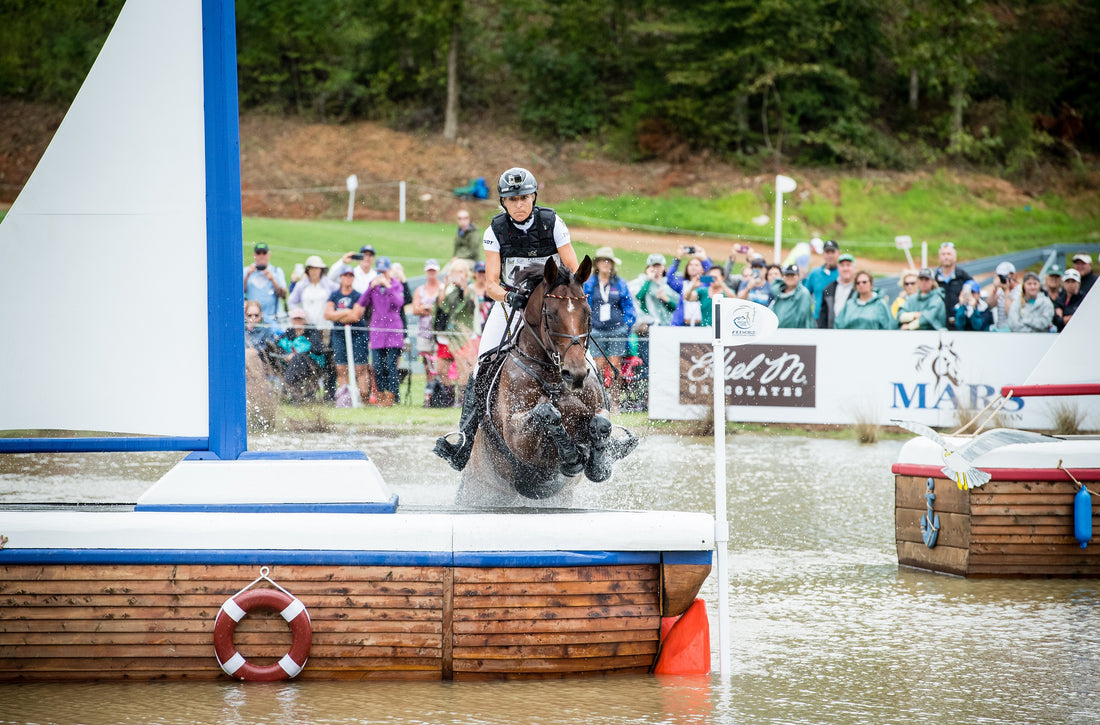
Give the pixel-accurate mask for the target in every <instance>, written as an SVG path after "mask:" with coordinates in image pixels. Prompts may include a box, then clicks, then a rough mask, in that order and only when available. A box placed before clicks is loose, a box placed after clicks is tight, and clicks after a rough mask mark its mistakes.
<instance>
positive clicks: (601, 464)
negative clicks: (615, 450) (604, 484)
mask: <svg viewBox="0 0 1100 725" xmlns="http://www.w3.org/2000/svg"><path fill="white" fill-rule="evenodd" d="M588 444H589V454H588V460H587V461H586V462H585V464H584V475H585V476H587V477H588V480H589V481H593V482H595V483H599V482H601V481H606V480H607V479H609V478H611V464H612V462H613V461H614V458H613V457H612V456H611V445H610V444H611V421H610V420H608V419H607V418H606V417H605V416H604V415H600V414H597V415H594V416H592V420H590V421H588Z"/></svg>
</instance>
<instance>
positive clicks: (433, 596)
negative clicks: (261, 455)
mask: <svg viewBox="0 0 1100 725" xmlns="http://www.w3.org/2000/svg"><path fill="white" fill-rule="evenodd" d="M257 574H258V567H251V566H248V567H243V566H202V565H193V566H192V565H189V566H174V565H163V566H162V565H147V566H136V565H117V566H111V565H97V566H91V565H89V566H69V565H49V566H38V565H23V566H17V565H12V566H3V567H0V680H8V681H11V680H65V679H82V678H87V679H90V678H94V679H153V678H158V679H159V678H164V677H168V678H174V679H192V680H212V679H217V678H223V677H225V675H224V674H223V673H222V671H221V668H220V667H219V666H218V663H217V660H216V659H215V657H214V655H213V631H214V619H215V617H216V616H217V613H218V611H219V609H220V608H221V605H222V603H223V602H224V601H225V600H226V599H228V598H229V597H230V596H232V595H234V594H236V593H237V592H238V591H239V590H240V589H242V588H243V587H245V586H246V585H248V584H249V583H250V582H251V581H252V580H253V579H255V578H256V576H257ZM270 576H271V578H272V579H274V580H275V581H277V582H278V583H279V584H280V585H281V586H283V587H285V588H286V589H287V590H289V591H290V592H291V593H292V594H294V595H295V596H297V597H298V598H299V599H301V600H302V602H303V603H304V604H305V605H306V607H307V609H308V611H309V615H310V620H311V622H312V627H313V639H312V649H311V652H310V657H309V661H308V663H307V666H306V668H305V669H304V670H303V671H302V673H301V674H300V675H299V678H301V679H372V678H380V677H398V678H402V679H408V678H414V679H415V678H420V677H423V676H428V677H430V679H438V678H439V677H440V672H441V669H442V659H443V640H444V637H443V600H444V596H443V595H444V589H445V587H444V569H443V568H442V567H384V566H375V567H354V566H318V567H311V566H277V567H272V568H271V571H270ZM264 585H267V583H266V582H261V583H260V585H259V586H264ZM290 641H291V637H290V630H289V628H288V627H287V625H286V623H285V622H284V621H283V619H282V618H281V617H280V616H279V615H278V614H277V613H275V612H268V611H259V610H257V611H253V612H251V613H250V614H249V615H248V616H247V617H245V618H244V619H243V620H241V622H240V623H239V624H238V625H237V630H236V634H235V637H234V642H235V644H236V646H237V649H238V651H239V652H240V653H241V654H242V655H243V656H244V657H245V658H246V659H248V660H249V661H250V662H252V663H254V664H258V665H266V664H270V663H271V662H275V661H277V660H278V659H279V658H280V657H282V656H283V655H284V654H286V652H287V651H288V650H289V648H290Z"/></svg>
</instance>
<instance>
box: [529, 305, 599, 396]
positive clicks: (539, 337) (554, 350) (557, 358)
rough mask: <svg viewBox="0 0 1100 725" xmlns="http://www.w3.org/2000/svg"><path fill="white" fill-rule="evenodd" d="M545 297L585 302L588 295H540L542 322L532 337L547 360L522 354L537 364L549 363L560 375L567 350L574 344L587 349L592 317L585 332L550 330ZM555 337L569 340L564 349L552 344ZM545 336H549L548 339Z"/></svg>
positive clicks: (563, 367)
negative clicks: (576, 333)
mask: <svg viewBox="0 0 1100 725" xmlns="http://www.w3.org/2000/svg"><path fill="white" fill-rule="evenodd" d="M547 297H549V298H551V299H555V300H577V301H582V300H583V301H584V302H585V304H587V303H588V297H586V296H581V297H576V296H573V295H555V294H550V292H545V293H543V295H542V307H541V308H540V313H541V315H542V322H541V324H540V325H539V327H538V334H536V335H532V337H534V338H535V341H536V342H537V343H538V344H539V347H541V348H542V351H543V352H544V353H545V354H546V358H547V360H539V359H537V358H532V357H531V356H530V355H526V354H524V357H527V358H528V359H530V360H531V361H532V362H536V363H539V364H542V365H549V366H552V367H554V368H556V370H557V373H558V375H559V376H560V375H561V374H562V373H563V372H564V371H565V365H564V364H563V363H564V360H565V356H566V355H567V354H569V350H571V349H572V347H573V346H574V345H580V347H581V350H587V349H588V339H589V336H590V335H591V332H592V318H591V317H589V319H588V328H587V329H586V330H585V332H584V333H583V334H580V335H570V334H567V333H564V332H557V331H555V330H551V329H550V323H549V322H547V319H546V298H547ZM555 337H557V338H562V339H565V340H568V341H569V344H568V345H566V346H565V349H564V350H560V351H559V348H558V346H557V345H555V344H554V341H553V338H555ZM547 338H549V340H548V339H547ZM517 351H518V348H517ZM547 361H548V362H547Z"/></svg>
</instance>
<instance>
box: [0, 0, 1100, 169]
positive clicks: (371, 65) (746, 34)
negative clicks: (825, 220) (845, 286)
mask: <svg viewBox="0 0 1100 725" xmlns="http://www.w3.org/2000/svg"><path fill="white" fill-rule="evenodd" d="M121 5H122V0H51V1H50V2H46V3H41V2H31V1H30V0H7V2H5V3H4V6H5V9H4V10H2V11H0V96H7V97H16V98H22V99H28V100H36V101H46V102H65V101H67V100H69V99H71V98H72V96H73V95H75V93H76V90H77V88H78V87H79V84H80V82H81V80H82V79H83V76H84V74H85V73H86V72H87V69H88V67H90V65H91V62H92V60H93V59H94V57H95V54H96V53H97V52H98V50H99V47H100V45H101V44H102V41H103V39H104V38H105V37H106V34H107V32H108V31H109V29H110V27H111V25H112V24H113V22H114V19H115V17H116V16H117V13H118V11H119V9H120V8H121ZM236 12H237V44H238V60H239V82H240V100H241V106H242V108H243V109H246V110H247V109H256V110H266V111H273V112H278V113H289V114H300V115H305V116H308V117H313V118H318V119H322V120H326V121H333V122H341V121H347V120H353V119H370V120H377V121H382V122H385V123H388V124H390V125H393V126H395V127H397V128H401V129H408V130H414V129H415V130H422V129H428V130H433V131H439V132H442V133H444V134H445V135H446V136H448V137H455V136H461V135H462V134H463V129H464V128H467V127H469V126H470V125H472V124H475V123H478V124H480V122H481V121H483V120H485V119H491V120H492V121H494V124H492V125H495V126H513V127H517V128H520V129H522V130H524V131H525V132H528V133H530V134H532V135H533V136H535V137H537V138H540V139H543V140H568V139H577V138H580V139H586V140H590V141H592V142H593V143H596V144H599V146H600V147H601V148H602V149H604V150H607V151H610V152H612V153H614V154H617V155H619V156H621V157H626V158H632V159H644V158H655V157H656V158H666V159H670V160H676V159H677V158H678V157H682V158H686V156H687V155H688V154H691V153H698V152H707V153H710V154H712V155H715V156H718V157H720V158H723V159H728V160H733V161H739V162H741V163H745V164H749V165H752V164H763V163H770V162H773V161H778V162H783V163H793V164H803V165H819V166H832V165H841V166H860V167H872V168H884V169H905V168H914V167H917V166H920V165H924V164H928V163H938V162H954V163H963V164H968V165H975V166H979V167H982V168H986V169H990V170H996V171H999V172H1002V173H1006V174H1010V175H1026V174H1028V173H1029V172H1030V171H1032V170H1033V169H1035V168H1037V167H1038V165H1039V164H1040V163H1042V162H1045V161H1051V160H1054V161H1058V162H1062V163H1065V164H1067V165H1070V166H1075V165H1076V166H1080V165H1081V164H1082V163H1083V162H1082V156H1081V153H1082V152H1085V151H1089V150H1092V149H1093V148H1094V147H1095V146H1096V145H1097V142H1098V141H1100V126H1098V120H1100V73H1097V72H1096V71H1095V69H1096V68H1097V67H1100V0H1002V1H1001V2H997V3H993V2H979V1H977V0H678V1H677V2H675V3H667V2H654V1H653V0H583V1H581V0H556V1H554V2H547V1H546V0H510V1H509V2H506V3H505V2H499V1H498V0H414V1H413V2H407V1H400V0H369V1H368V0H237V4H236Z"/></svg>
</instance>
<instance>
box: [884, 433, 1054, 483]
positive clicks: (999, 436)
mask: <svg viewBox="0 0 1100 725" xmlns="http://www.w3.org/2000/svg"><path fill="white" fill-rule="evenodd" d="M890 422H891V423H894V424H895V425H897V426H899V427H901V428H904V429H906V430H908V431H912V432H913V433H916V434H918V435H922V436H924V437H925V438H927V439H928V440H930V441H932V442H934V443H935V444H936V445H938V446H939V447H940V448H941V449H942V457H943V469H942V470H943V474H944V475H945V476H947V477H948V478H950V479H954V481H955V483H957V484H958V485H959V488H960V489H964V488H977V487H978V486H982V485H984V484H985V483H987V482H988V481H989V479H990V478H991V476H990V475H989V474H988V473H986V472H985V471H983V470H981V469H979V468H975V467H974V461H976V460H977V459H978V458H980V457H981V456H982V455H983V454H985V453H988V452H989V451H991V450H993V449H994V448H1000V447H1001V446H1007V445H1010V444H1012V443H1044V442H1050V441H1055V440H1058V439H1057V438H1051V437H1050V436H1045V435H1042V434H1041V433H1032V432H1030V431H1026V430H1013V429H1011V428H995V429H993V430H987V431H986V432H985V433H982V434H981V435H979V436H977V437H976V438H973V439H971V440H969V441H967V442H965V443H963V444H962V445H960V446H959V447H958V448H951V447H950V446H949V445H948V443H947V441H946V440H944V438H943V436H941V435H940V434H939V433H937V432H936V431H934V430H932V429H931V428H929V427H928V426H926V425H924V424H923V423H914V422H913V421H909V420H892V421H890Z"/></svg>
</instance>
